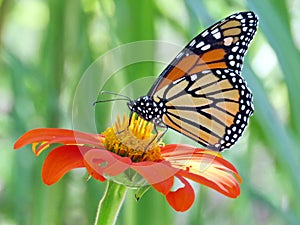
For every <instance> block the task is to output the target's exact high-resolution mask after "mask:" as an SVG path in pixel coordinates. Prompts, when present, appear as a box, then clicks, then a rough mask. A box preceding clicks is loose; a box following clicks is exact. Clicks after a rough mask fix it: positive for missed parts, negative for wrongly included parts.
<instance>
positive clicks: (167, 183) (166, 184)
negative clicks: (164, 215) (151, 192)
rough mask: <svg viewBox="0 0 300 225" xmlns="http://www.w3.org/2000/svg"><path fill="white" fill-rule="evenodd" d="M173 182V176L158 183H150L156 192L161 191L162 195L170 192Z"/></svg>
mask: <svg viewBox="0 0 300 225" xmlns="http://www.w3.org/2000/svg"><path fill="white" fill-rule="evenodd" d="M173 184H174V176H172V177H169V178H168V179H166V180H164V181H162V182H160V183H156V184H152V187H154V188H155V189H156V190H157V191H158V192H160V193H162V194H163V195H167V194H168V193H169V192H170V190H171V188H172V186H173Z"/></svg>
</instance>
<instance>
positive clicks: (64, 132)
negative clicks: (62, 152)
mask: <svg viewBox="0 0 300 225" xmlns="http://www.w3.org/2000/svg"><path fill="white" fill-rule="evenodd" d="M101 138H103V137H102V136H101V135H99V134H90V133H85V132H80V131H74V130H68V129H59V128H38V129H33V130H30V131H27V132H26V133H24V134H23V135H22V136H21V137H20V138H19V139H18V140H17V141H16V143H15V144H14V149H18V148H21V147H23V146H25V145H28V144H33V143H43V144H44V145H43V147H44V146H45V144H53V143H60V144H69V145H72V144H74V145H90V146H95V147H101V146H103V145H102V143H101V141H100V140H101ZM38 151H39V149H37V150H36V152H38ZM36 154H37V155H38V153H36Z"/></svg>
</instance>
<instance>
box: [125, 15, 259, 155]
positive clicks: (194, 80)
mask: <svg viewBox="0 0 300 225" xmlns="http://www.w3.org/2000/svg"><path fill="white" fill-rule="evenodd" d="M257 25H258V18H257V16H256V15H255V13H253V12H250V11H249V12H239V13H235V14H232V15H230V16H228V17H226V18H225V19H223V20H221V21H219V22H217V23H216V24H214V25H212V26H211V27H209V28H208V29H206V30H204V31H203V32H202V33H200V34H199V35H198V36H196V37H195V38H194V39H192V40H191V41H190V42H189V43H188V44H187V46H186V47H185V48H184V49H183V50H182V51H181V52H179V54H178V55H177V56H176V57H175V59H174V60H173V61H172V62H171V63H170V64H169V65H168V66H167V67H166V68H165V70H163V72H162V73H161V74H160V75H159V77H158V78H157V80H156V81H155V83H154V84H153V86H152V87H151V89H150V91H149V92H148V94H147V95H145V96H142V97H139V98H137V99H136V100H134V101H129V102H128V103H127V105H128V107H129V109H130V110H131V111H132V112H135V113H136V114H138V115H139V116H140V117H142V118H143V119H145V120H147V121H150V122H152V123H154V125H155V126H159V127H166V128H171V129H174V130H175V131H178V132H180V133H182V134H183V135H186V136H187V137H189V138H191V139H193V140H195V141H197V142H198V143H200V144H201V145H203V146H205V147H207V148H209V149H212V150H216V151H222V150H224V149H226V148H229V147H230V146H232V145H233V144H234V143H235V142H236V141H237V139H238V138H239V137H240V136H241V135H242V133H243V131H244V129H245V127H246V125H247V124H248V118H249V116H251V115H252V113H253V110H254V108H253V103H252V102H253V97H252V93H251V91H250V89H249V88H248V87H247V84H246V81H245V80H244V78H243V77H241V75H240V74H241V69H242V66H243V58H244V55H245V52H246V50H247V49H248V45H249V43H250V41H251V40H252V39H253V36H254V34H255V32H256V30H257Z"/></svg>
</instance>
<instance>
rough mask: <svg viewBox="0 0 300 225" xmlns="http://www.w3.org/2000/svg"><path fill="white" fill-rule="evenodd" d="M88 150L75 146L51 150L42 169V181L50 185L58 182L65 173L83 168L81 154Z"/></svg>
mask: <svg viewBox="0 0 300 225" xmlns="http://www.w3.org/2000/svg"><path fill="white" fill-rule="evenodd" d="M89 149H90V148H88V147H83V146H81V147H79V146H75V145H66V146H60V147H57V148H55V149H53V150H52V151H51V152H50V153H49V154H48V155H47V157H46V159H45V161H44V164H43V168H42V180H43V182H44V183H45V184H47V185H51V184H54V183H56V182H57V181H59V180H60V179H61V178H62V177H63V176H64V175H65V174H66V173H67V172H69V171H70V170H72V169H75V168H81V167H85V165H84V161H83V154H84V152H87V151H88V150H89Z"/></svg>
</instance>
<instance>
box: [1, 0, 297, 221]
mask: <svg viewBox="0 0 300 225" xmlns="http://www.w3.org/2000/svg"><path fill="white" fill-rule="evenodd" d="M243 10H253V11H255V12H256V13H257V14H258V16H259V18H260V27H259V31H258V33H257V35H256V37H255V39H254V42H253V43H252V44H251V46H250V50H249V52H248V54H247V56H246V62H245V66H244V69H243V76H244V77H245V78H246V80H247V82H248V84H249V86H250V87H251V89H252V91H253V95H254V105H255V113H254V116H252V118H251V119H250V126H249V127H248V129H247V131H246V133H245V135H244V136H243V137H242V138H241V139H240V140H239V142H238V143H237V144H236V145H235V146H234V147H233V148H232V150H231V151H226V152H225V153H224V157H225V158H226V159H228V160H229V161H231V162H232V163H233V164H234V165H235V166H236V167H237V169H238V170H239V172H240V173H241V175H242V177H243V184H242V185H241V195H240V197H238V198H237V199H229V198H226V197H224V196H222V195H220V194H218V193H216V192H215V191H213V190H211V189H209V188H206V187H200V186H199V185H197V184H196V185H194V186H195V188H196V190H197V199H196V202H195V203H194V205H193V207H192V208H191V209H190V210H189V211H187V212H185V213H177V212H175V211H174V210H172V209H171V207H170V206H169V205H168V204H167V203H166V200H165V198H164V197H163V196H162V195H161V194H159V193H157V192H156V191H154V190H150V191H148V192H147V193H146V194H145V195H144V196H143V198H142V199H141V200H140V201H139V202H138V203H137V202H136V201H135V199H134V192H131V191H130V192H129V193H128V195H127V197H126V200H125V203H124V205H123V208H122V209H121V213H120V217H119V219H118V222H117V224H118V225H122V224H126V225H128V224H130V225H135V224H138V225H140V224H143V225H153V224H156V225H161V224H172V225H173V224H174V225H179V224H191V225H194V224H195V225H196V224H212V225H214V224H222V225H227V224H228V225H229V224H230V225H231V224H264V225H265V224H272V225H279V224H293V225H297V224H300V194H299V191H300V163H299V160H300V147H299V144H300V113H299V111H300V100H299V93H298V92H299V89H300V74H299V73H300V51H299V49H300V38H299V37H300V36H299V33H300V1H299V0H285V1H284V0H249V1H246V0H243V1H240V0H214V1H211V0H210V1H209V0H187V1H180V0H176V1H172V0H155V1H138V0H132V1H130V0H124V1H121V0H115V1H112V0H98V1H97V0H81V1H80V0H66V1H61V0H14V1H13V0H2V1H0V37H1V42H0V51H1V58H0V224H1V225H2V224H5V225H6V224H7V225H14V224H18V225H19V224H20V225H43V224H45V225H51V224H53V225H57V224H59V225H60V224H66V225H71V224H72V225H73V224H93V221H94V217H95V213H96V209H97V204H98V200H99V199H100V198H101V196H102V193H103V190H104V187H105V184H102V183H99V182H96V181H93V180H89V181H88V182H87V181H86V178H87V174H86V173H85V171H84V170H76V171H73V172H71V173H69V174H68V175H67V176H65V177H64V178H63V179H62V180H61V181H60V182H59V183H57V184H55V185H53V186H50V187H48V186H45V185H44V184H43V183H42V181H41V177H40V171H41V166H42V163H43V158H44V157H45V156H40V157H38V158H36V157H35V156H34V155H33V154H32V153H31V150H30V147H26V148H24V149H22V150H19V151H17V152H16V151H13V147H12V146H13V143H14V141H15V140H16V139H17V138H18V137H19V136H20V135H21V134H22V133H24V132H25V131H27V130H29V129H32V128H36V127H61V128H72V100H73V97H74V93H75V90H76V86H77V84H78V82H79V80H80V78H81V76H82V74H83V73H84V71H85V70H86V69H87V68H88V66H89V65H90V64H91V63H92V62H93V61H94V60H95V59H96V58H97V57H99V56H101V55H102V54H104V53H105V52H107V51H108V50H110V49H112V48H114V47H117V46H119V45H121V44H125V43H130V42H134V41H139V40H164V41H168V42H170V43H176V44H177V45H181V46H184V45H185V44H186V43H187V42H188V41H189V40H190V39H191V38H193V37H194V36H195V35H197V34H198V33H199V32H200V31H201V30H203V29H204V28H205V27H207V26H208V25H210V24H212V23H214V22H216V21H218V20H220V19H222V18H224V17H226V16H227V15H229V14H232V13H234V12H238V11H243ZM137 51H138V49H137ZM133 54H134V53H133ZM166 54H168V53H166ZM172 57H174V55H170V60H171V59H172ZM160 69H161V68H160ZM122 72H123V73H124V77H125V78H124V79H121V80H119V82H118V84H117V86H114V88H115V90H113V91H118V88H119V87H122V86H124V85H126V84H127V83H128V82H130V81H132V80H134V79H137V78H139V77H140V76H152V75H153V76H157V75H158V74H159V70H158V69H157V68H156V67H155V65H154V64H153V63H141V64H138V65H133V66H132V67H128V68H125V69H124V71H122ZM148 88H149V87H137V89H136V93H138V92H139V91H145V90H147V89H148ZM133 96H134V97H137V96H138V95H137V94H134V93H133ZM98 107H99V106H98ZM104 118H105V116H104V115H103V116H100V122H101V120H105V119H104ZM103 123H104V121H103ZM99 126H100V129H101V124H100V125H99ZM103 128H104V127H103ZM168 142H176V140H173V141H172V138H171V139H170V138H169V140H168ZM43 155H46V154H43Z"/></svg>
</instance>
